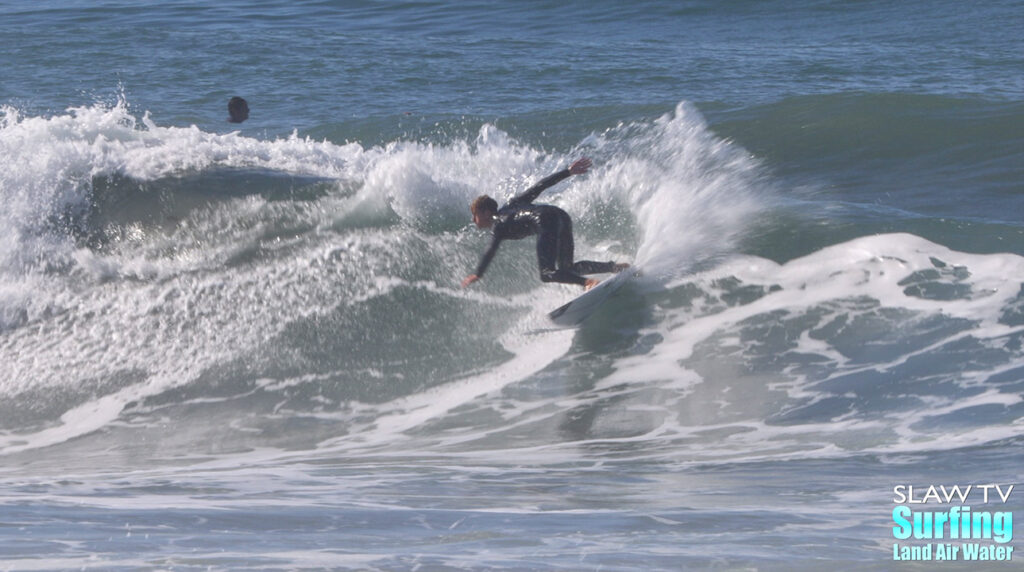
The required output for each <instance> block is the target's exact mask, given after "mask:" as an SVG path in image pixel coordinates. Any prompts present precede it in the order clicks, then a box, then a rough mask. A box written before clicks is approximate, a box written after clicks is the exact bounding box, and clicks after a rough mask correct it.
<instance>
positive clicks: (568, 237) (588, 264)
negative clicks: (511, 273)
mask: <svg viewBox="0 0 1024 572" xmlns="http://www.w3.org/2000/svg"><path fill="white" fill-rule="evenodd" d="M592 165H593V163H591V161H590V159H587V158H586V157H584V158H582V159H579V160H578V161H576V162H575V163H573V164H572V165H571V166H570V167H569V168H568V169H565V170H562V171H559V172H557V173H555V174H553V175H549V176H548V177H545V178H544V179H542V180H541V181H540V182H539V183H537V184H536V185H534V186H532V187H530V188H529V189H527V190H526V191H524V192H523V193H522V194H520V195H519V196H517V197H515V198H513V199H512V200H511V201H509V202H508V204H507V205H505V206H503V207H501V208H500V209H499V208H498V203H497V201H495V200H494V199H492V198H491V197H489V196H487V195H481V196H479V197H477V198H476V200H474V201H473V202H472V203H471V204H470V206H469V210H470V212H471V213H473V222H474V223H475V224H476V226H477V228H483V229H486V228H490V229H493V237H492V238H491V246H490V247H489V248H488V249H487V251H486V252H484V254H483V256H482V257H481V258H480V264H478V265H477V267H476V272H475V273H473V274H470V275H469V276H467V277H466V279H465V280H463V281H462V287H463V288H465V287H467V286H469V285H470V284H472V283H474V282H476V281H477V280H480V278H482V277H483V275H484V272H485V271H486V270H487V266H488V265H490V263H491V260H492V259H493V258H494V255H495V253H497V252H498V247H499V246H501V243H502V241H504V240H520V239H523V238H526V237H528V236H534V235H536V236H537V264H538V265H539V266H540V279H541V281H542V282H561V283H563V284H578V285H580V286H583V287H584V288H585V289H587V290H590V289H591V288H593V287H594V286H596V285H597V284H598V281H597V280H595V279H593V278H584V277H583V275H585V274H601V273H606V272H620V271H622V270H624V269H626V268H628V267H629V265H628V264H619V263H615V262H592V261H590V260H580V261H576V262H574V261H573V239H572V219H571V218H569V214H568V213H566V212H565V211H563V210H562V209H560V208H558V207H556V206H552V205H542V204H534V202H533V200H534V199H536V198H537V197H538V196H539V195H540V194H541V193H542V192H543V191H544V190H545V189H547V188H549V187H552V186H554V185H556V184H558V183H560V182H561V181H564V180H565V179H568V178H569V177H570V176H572V175H582V174H583V173H586V172H587V171H588V170H590V167H591V166H592Z"/></svg>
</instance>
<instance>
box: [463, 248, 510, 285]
mask: <svg viewBox="0 0 1024 572" xmlns="http://www.w3.org/2000/svg"><path fill="white" fill-rule="evenodd" d="M499 246H501V239H500V238H498V237H497V236H495V237H494V238H492V239H491V245H490V246H489V247H488V248H487V252H484V255H483V256H481V257H480V263H479V264H477V266H476V272H474V273H473V274H470V275H469V276H467V277H466V278H465V280H463V281H462V287H463V288H465V287H466V286H469V285H470V284H472V283H474V282H476V281H477V280H480V279H481V278H483V276H484V272H485V271H486V270H487V267H488V266H490V264H491V260H492V259H494V255H495V254H497V252H498V247H499Z"/></svg>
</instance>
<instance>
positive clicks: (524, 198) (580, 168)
mask: <svg viewBox="0 0 1024 572" xmlns="http://www.w3.org/2000/svg"><path fill="white" fill-rule="evenodd" d="M591 166H593V163H592V162H591V161H590V159H588V158H586V157H583V158H582V159H578V160H576V162H574V163H573V164H572V165H570V166H569V168H568V169H563V170H561V171H559V172H557V173H555V174H553V175H548V176H547V177H544V178H543V179H541V180H540V182H538V183H537V184H536V185H534V186H532V187H530V188H529V189H526V190H525V191H523V192H522V193H521V194H519V195H518V196H516V197H515V198H513V199H512V200H511V201H509V202H508V204H509V205H516V204H527V203H532V202H533V200H534V199H536V198H537V197H538V196H540V194H541V193H543V192H544V191H545V190H546V189H549V188H551V187H553V186H555V185H557V184H558V183H561V182H562V181H564V180H566V179H568V178H569V177H571V176H572V175H582V174H583V173H586V172H587V171H589V170H590V167H591Z"/></svg>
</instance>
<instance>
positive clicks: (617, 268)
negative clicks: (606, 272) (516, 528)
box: [612, 262, 629, 274]
mask: <svg viewBox="0 0 1024 572" xmlns="http://www.w3.org/2000/svg"><path fill="white" fill-rule="evenodd" d="M627 268H629V263H628V262H617V263H615V266H613V267H612V272H614V273H616V274H618V273H619V272H622V271H623V270H625V269H627Z"/></svg>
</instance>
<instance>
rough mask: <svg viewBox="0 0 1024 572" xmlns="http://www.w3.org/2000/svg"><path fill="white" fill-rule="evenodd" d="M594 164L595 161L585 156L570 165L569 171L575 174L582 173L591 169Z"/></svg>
mask: <svg viewBox="0 0 1024 572" xmlns="http://www.w3.org/2000/svg"><path fill="white" fill-rule="evenodd" d="M593 165H594V163H593V162H591V160H590V159H588V158H586V157H583V158H582V159H578V160H577V161H576V162H575V163H573V164H572V165H569V173H571V174H573V175H582V174H583V173H586V172H587V171H589V170H590V167H592V166H593Z"/></svg>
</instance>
